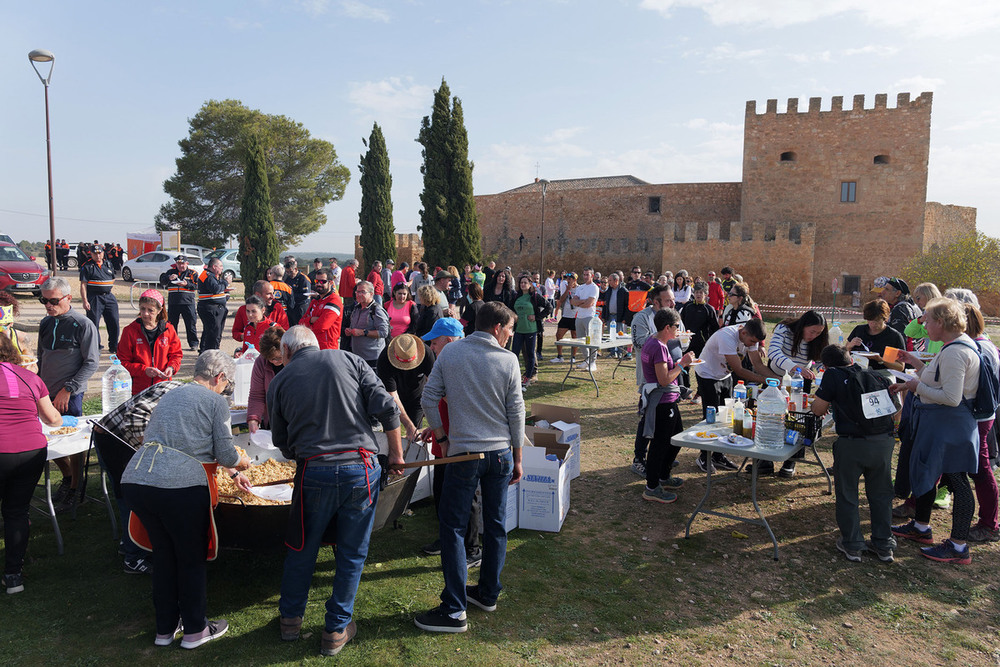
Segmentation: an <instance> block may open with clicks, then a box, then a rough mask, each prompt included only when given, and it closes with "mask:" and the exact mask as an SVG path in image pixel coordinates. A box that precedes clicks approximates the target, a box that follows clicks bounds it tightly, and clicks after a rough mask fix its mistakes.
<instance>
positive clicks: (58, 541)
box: [45, 461, 63, 556]
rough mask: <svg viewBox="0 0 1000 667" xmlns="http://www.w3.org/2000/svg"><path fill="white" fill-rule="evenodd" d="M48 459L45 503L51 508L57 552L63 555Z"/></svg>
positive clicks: (46, 463) (50, 514)
mask: <svg viewBox="0 0 1000 667" xmlns="http://www.w3.org/2000/svg"><path fill="white" fill-rule="evenodd" d="M49 466H50V463H49V462H48V461H46V462H45V504H46V505H47V506H48V508H49V517H50V518H51V519H52V532H53V533H55V535H56V553H58V554H59V555H60V556H62V555H63V538H62V532H61V531H60V530H59V520H58V519H57V518H56V507H55V505H53V504H52V479H51V478H50V477H49Z"/></svg>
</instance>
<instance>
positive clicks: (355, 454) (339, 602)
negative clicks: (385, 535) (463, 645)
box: [267, 325, 403, 655]
mask: <svg viewBox="0 0 1000 667" xmlns="http://www.w3.org/2000/svg"><path fill="white" fill-rule="evenodd" d="M281 355H282V357H283V358H284V361H285V367H284V369H283V370H282V371H281V372H280V373H278V374H277V375H275V376H274V379H273V380H272V381H271V385H270V386H269V387H268V389H267V405H268V410H269V411H270V417H271V437H272V439H273V441H274V444H275V446H277V447H278V449H280V450H281V453H282V454H284V455H285V456H286V457H287V458H290V459H295V461H296V463H297V466H296V472H295V492H294V495H293V496H292V508H291V512H290V516H289V525H288V537H287V539H286V543H287V545H288V555H287V556H286V557H285V569H284V574H283V575H282V578H281V600H280V602H279V603H278V609H279V611H280V613H281V619H280V625H281V638H282V639H283V640H286V641H294V640H296V639H298V638H299V630H300V628H301V627H302V616H303V614H304V613H305V610H306V602H307V601H308V598H309V586H310V584H311V583H312V575H313V569H314V568H315V566H316V556H317V554H318V553H319V548H320V545H321V542H322V543H332V542H336V544H337V553H336V557H337V567H336V572H335V574H334V577H333V593H332V594H331V595H330V599H329V600H327V603H326V628H325V631H324V632H323V639H322V644H321V648H320V653H321V654H322V655H336V654H337V653H339V652H340V650H341V649H342V648H343V647H344V645H345V644H346V643H347V642H349V641H350V640H351V638H352V637H354V635H355V634H356V633H357V625H355V623H354V621H353V620H352V616H353V614H354V598H355V596H356V595H357V592H358V584H359V583H360V581H361V571H362V569H363V568H364V564H365V558H367V556H368V541H369V538H370V537H371V533H372V524H373V523H374V520H375V504H376V502H377V501H378V491H379V479H380V477H381V468H380V466H379V463H378V459H377V458H376V456H375V455H376V454H377V453H378V446H377V444H376V442H375V435H374V433H372V427H371V422H370V421H369V417H377V418H378V420H379V421H380V422H381V423H382V429H383V430H384V432H385V435H386V438H387V440H388V445H389V466H390V472H392V473H395V474H402V469H401V468H399V467H398V466H401V465H402V464H403V447H402V442H401V441H400V436H399V408H397V407H396V403H395V401H394V400H393V398H392V396H390V395H389V392H387V391H386V390H385V388H384V387H383V386H382V382H381V381H380V380H379V379H378V377H377V376H376V375H375V371H373V370H372V369H371V368H370V367H369V366H368V365H367V364H366V363H365V362H364V361H363V360H362V359H361V358H360V357H358V356H357V355H354V354H351V353H349V352H344V351H342V350H320V349H319V342H318V341H317V340H316V335H315V334H314V333H313V332H312V331H311V330H310V329H309V328H308V327H306V326H303V325H297V326H294V327H292V328H290V329H289V330H288V331H286V332H285V335H284V336H282V337H281Z"/></svg>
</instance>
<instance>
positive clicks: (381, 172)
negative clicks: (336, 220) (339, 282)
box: [358, 123, 396, 275]
mask: <svg viewBox="0 0 1000 667" xmlns="http://www.w3.org/2000/svg"><path fill="white" fill-rule="evenodd" d="M365 146H367V147H368V152H366V153H365V154H364V155H362V156H361V164H359V165H358V168H359V169H360V171H361V213H360V214H359V216H358V221H359V223H360V224H361V247H362V248H363V249H364V261H365V270H364V274H365V275H367V274H368V273H369V272H370V271H371V269H372V264H373V263H374V262H375V260H381V261H383V262H384V261H385V260H387V259H392V260H393V261H395V260H396V228H395V227H394V226H393V224H392V196H391V192H390V191H391V190H392V174H390V173H389V153H388V151H387V150H386V147H385V137H384V136H382V128H380V127H379V126H378V123H375V124H374V126H373V127H372V133H371V136H370V137H369V138H368V141H367V142H365Z"/></svg>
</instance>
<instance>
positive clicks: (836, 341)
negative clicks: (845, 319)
mask: <svg viewBox="0 0 1000 667" xmlns="http://www.w3.org/2000/svg"><path fill="white" fill-rule="evenodd" d="M830 343H831V344H833V345H843V344H844V332H843V331H841V330H840V322H834V323H833V328H832V329H830Z"/></svg>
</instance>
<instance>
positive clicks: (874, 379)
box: [824, 366, 894, 435]
mask: <svg viewBox="0 0 1000 667" xmlns="http://www.w3.org/2000/svg"><path fill="white" fill-rule="evenodd" d="M840 370H842V371H844V372H845V373H847V376H848V377H847V394H848V396H849V397H850V398H849V399H848V400H847V401H846V402H838V403H837V405H836V412H835V417H836V418H837V419H838V420H845V421H847V422H849V423H850V424H852V425H853V426H854V427H855V430H856V431H857V432H858V433H859V434H861V435H879V434H883V433H892V429H893V426H894V423H893V419H892V415H886V416H884V417H876V418H874V419H869V418H868V417H865V413H864V411H862V409H861V396H862V395H863V394H869V393H871V392H873V391H881V390H882V389H888V388H889V381H888V380H887V379H885V378H884V377H882V376H881V375H879V374H878V373H876V372H875V371H873V370H871V369H868V368H860V367H858V366H843V367H841V369H840ZM825 380H826V378H824V383H825ZM844 403H846V404H844Z"/></svg>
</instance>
